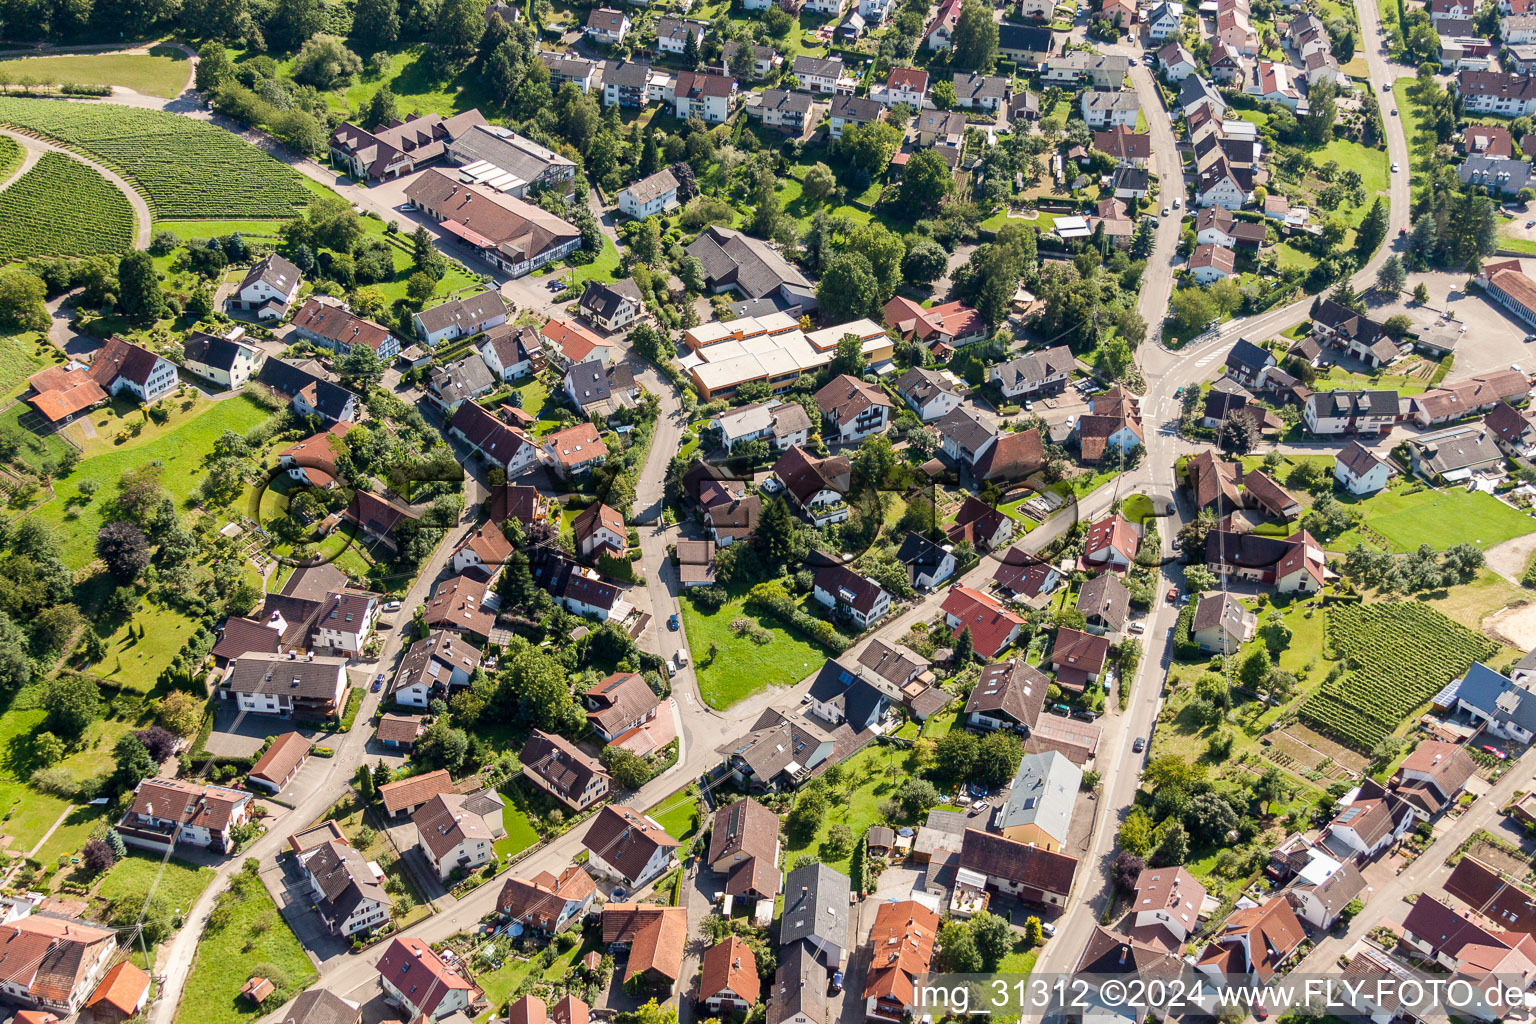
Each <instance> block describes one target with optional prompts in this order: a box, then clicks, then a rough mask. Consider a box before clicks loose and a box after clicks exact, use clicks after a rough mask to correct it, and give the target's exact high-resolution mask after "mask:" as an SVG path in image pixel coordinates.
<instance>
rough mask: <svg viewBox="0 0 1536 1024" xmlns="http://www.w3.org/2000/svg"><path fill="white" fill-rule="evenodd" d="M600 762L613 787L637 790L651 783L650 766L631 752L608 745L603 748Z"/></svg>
mask: <svg viewBox="0 0 1536 1024" xmlns="http://www.w3.org/2000/svg"><path fill="white" fill-rule="evenodd" d="M601 760H602V763H603V767H604V768H607V769H608V774H609V775H611V776H613V782H614V785H616V786H618V787H620V788H621V789H639V788H640V787H641V786H643V785H645V784H646V783H647V782H649V781H651V766H650V765H648V764H646V763H645V758H643V757H641V756H640V755H638V754H636V753H635V752H634V751H632V750H625V749H624V748H623V747H617V746H614V745H612V744H609V745H608V746H606V747H604V748H603V753H602V757H601Z"/></svg>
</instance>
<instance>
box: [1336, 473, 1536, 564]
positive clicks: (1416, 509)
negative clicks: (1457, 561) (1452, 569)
mask: <svg viewBox="0 0 1536 1024" xmlns="http://www.w3.org/2000/svg"><path fill="white" fill-rule="evenodd" d="M1349 497H1350V496H1349V495H1339V499H1340V500H1341V501H1345V502H1346V503H1349V502H1348V499H1349ZM1354 510H1355V511H1357V512H1361V513H1363V514H1364V515H1365V523H1364V525H1365V526H1366V527H1367V528H1368V529H1369V530H1371V531H1372V532H1374V533H1376V534H1379V535H1380V536H1381V537H1382V538H1383V539H1385V540H1386V542H1387V543H1388V544H1389V545H1390V546H1391V548H1392V550H1394V551H1413V550H1415V549H1416V548H1418V546H1419V545H1420V544H1428V545H1430V546H1431V547H1434V548H1436V549H1438V550H1441V551H1443V550H1445V549H1446V548H1449V547H1452V546H1454V545H1456V544H1460V543H1463V542H1469V543H1471V544H1474V545H1476V546H1477V547H1478V548H1481V549H1482V550H1485V551H1486V550H1487V549H1488V548H1491V547H1493V546H1494V545H1495V544H1501V543H1503V542H1504V541H1506V540H1509V539H1511V538H1513V537H1520V536H1523V535H1525V534H1527V533H1530V532H1532V530H1533V528H1536V524H1533V523H1532V521H1531V519H1530V517H1529V516H1526V515H1523V514H1522V513H1520V512H1518V511H1516V510H1515V509H1513V508H1510V507H1509V506H1508V505H1506V504H1504V503H1503V502H1502V501H1500V500H1499V499H1497V498H1495V497H1494V496H1493V495H1491V494H1484V493H1483V492H1481V491H1475V492H1472V493H1468V492H1467V491H1463V490H1460V489H1459V488H1456V489H1448V490H1436V489H1434V488H1430V487H1422V486H1418V485H1415V484H1414V483H1411V482H1409V483H1402V484H1398V485H1397V486H1395V487H1392V488H1390V489H1388V490H1385V491H1382V492H1381V493H1380V494H1377V495H1375V496H1374V497H1370V498H1367V499H1365V500H1364V501H1359V502H1357V503H1355V504H1354ZM1356 544H1365V545H1367V546H1368V547H1378V546H1380V545H1379V544H1377V543H1376V542H1375V541H1374V540H1372V539H1371V538H1369V537H1367V536H1366V535H1365V534H1363V533H1362V532H1361V531H1360V529H1358V528H1356V529H1353V530H1349V531H1347V532H1346V533H1344V534H1343V535H1341V536H1340V537H1338V538H1337V539H1336V540H1334V541H1333V543H1331V544H1330V545H1329V547H1330V548H1331V549H1332V550H1334V551H1347V550H1349V549H1350V548H1352V547H1354V546H1355V545H1356Z"/></svg>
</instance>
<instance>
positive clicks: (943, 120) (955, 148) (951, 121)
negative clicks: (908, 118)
mask: <svg viewBox="0 0 1536 1024" xmlns="http://www.w3.org/2000/svg"><path fill="white" fill-rule="evenodd" d="M968 124H969V122H968V121H967V120H966V117H965V115H964V114H962V113H961V112H960V111H958V110H921V111H918V114H917V118H916V120H914V121H913V123H912V130H913V131H914V132H915V133H916V140H915V141H916V145H918V146H920V147H937V148H938V149H939V150H940V152H941V155H943V156H944V157H945V159H946V160H947V161H949V162H950V163H953V162H954V161H952V160H949V157H950V156H952V155H953V156H958V153H959V150H960V147H962V146H963V145H965V130H966V126H967V125H968ZM946 150H947V151H949V152H948V153H945V152H944V151H946Z"/></svg>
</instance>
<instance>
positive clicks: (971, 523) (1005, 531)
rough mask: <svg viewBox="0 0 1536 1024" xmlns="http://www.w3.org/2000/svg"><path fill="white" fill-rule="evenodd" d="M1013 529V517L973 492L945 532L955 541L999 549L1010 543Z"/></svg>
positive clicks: (982, 548)
mask: <svg viewBox="0 0 1536 1024" xmlns="http://www.w3.org/2000/svg"><path fill="white" fill-rule="evenodd" d="M1010 436H1017V435H1010ZM1001 443H1002V442H999V444H1001ZM1013 528H1014V524H1013V519H1012V518H1011V517H1009V516H1008V515H1007V514H1006V513H1004V512H1003V511H1002V510H1000V509H997V508H994V507H992V506H991V505H988V504H987V503H986V502H984V501H982V500H981V499H979V498H977V497H976V496H974V495H966V498H965V501H964V502H962V503H961V505H960V510H959V511H958V512H956V513H955V521H954V524H953V525H951V526H950V527H949V528H948V529H947V530H946V531H945V535H946V536H947V537H949V539H950V540H951V541H952V542H954V543H956V544H959V543H962V542H965V543H968V544H970V545H971V546H972V547H973V548H975V549H976V550H977V551H996V550H998V549H999V548H1001V547H1003V546H1004V545H1006V544H1007V543H1008V541H1009V539H1010V538H1011V537H1012V536H1013Z"/></svg>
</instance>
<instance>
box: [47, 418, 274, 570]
mask: <svg viewBox="0 0 1536 1024" xmlns="http://www.w3.org/2000/svg"><path fill="white" fill-rule="evenodd" d="M270 415H271V413H270V412H268V411H267V410H266V409H264V408H263V407H262V406H260V405H258V404H257V403H256V402H254V401H252V400H251V399H248V398H246V397H244V396H241V397H239V398H231V399H229V400H227V401H223V402H217V403H213V404H212V405H210V406H209V407H208V409H207V410H206V411H205V412H203V413H202V414H201V415H199V416H198V417H197V418H196V419H193V420H190V421H188V422H185V423H183V424H182V425H181V426H179V427H176V428H175V429H172V430H170V431H169V432H168V433H164V434H160V435H158V436H151V437H150V439H149V440H143V439H142V438H135V439H130V440H129V441H127V442H125V443H123V444H122V445H118V446H116V447H115V448H111V449H109V450H107V451H102V452H101V453H100V454H95V455H89V456H87V457H86V458H85V459H82V460H81V462H80V465H79V466H77V467H76V469H75V471H74V473H72V474H70V476H69V477H67V478H66V479H64V480H60V481H57V482H56V483H55V484H54V497H53V499H52V500H51V501H49V502H47V503H46V504H44V505H42V506H40V507H39V508H38V509H37V510H36V512H34V513H33V514H34V515H36V516H38V517H40V518H41V519H42V520H43V521H44V522H46V523H47V524H49V525H50V526H52V527H54V529H55V530H56V531H57V532H58V534H59V537H60V541H61V543H62V545H63V549H64V560H65V561H66V562H67V563H68V564H69V565H71V566H72V567H74V568H83V567H84V566H86V565H89V564H90V563H91V561H92V560H93V559H95V557H96V548H95V545H96V532H97V531H98V530H99V529H101V526H102V524H103V523H104V522H105V521H106V511H107V507H108V505H109V504H110V502H109V498H110V493H111V489H112V488H114V487H116V485H117V482H118V480H119V479H121V478H122V475H123V473H125V472H126V471H128V470H130V469H134V468H137V467H139V466H143V465H146V464H149V463H159V464H160V465H161V466H162V467H163V469H164V472H163V474H162V476H161V482H162V483H163V484H164V485H165V488H166V489H167V490H168V491H170V493H171V496H172V497H173V498H174V499H175V500H176V501H177V502H178V503H180V502H184V501H186V500H187V499H188V498H190V497H191V495H192V493H193V491H194V490H195V489H196V488H197V485H198V483H199V482H200V481H201V479H202V477H203V475H204V473H203V465H202V463H203V458H204V457H205V456H206V455H207V453H208V451H209V450H210V449H211V448H212V446H213V442H214V441H216V440H217V439H218V438H219V436H220V435H221V434H223V432H224V431H226V430H233V431H235V432H236V433H239V434H243V433H245V432H246V431H248V430H250V429H251V428H252V427H254V426H256V425H258V424H259V423H261V422H263V421H264V420H265V419H266V418H267V417H268V416H270ZM150 433H151V432H150V430H148V429H146V430H145V434H150ZM106 443H107V444H111V442H110V441H107V442H106ZM84 480H94V481H96V483H97V484H98V485H99V486H100V488H101V492H99V493H98V494H97V496H96V498H95V499H94V500H91V501H88V502H87V503H86V504H84V505H83V506H82V505H79V504H78V501H79V499H81V498H82V497H86V496H84V495H81V493H80V484H81V482H82V481H84Z"/></svg>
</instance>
